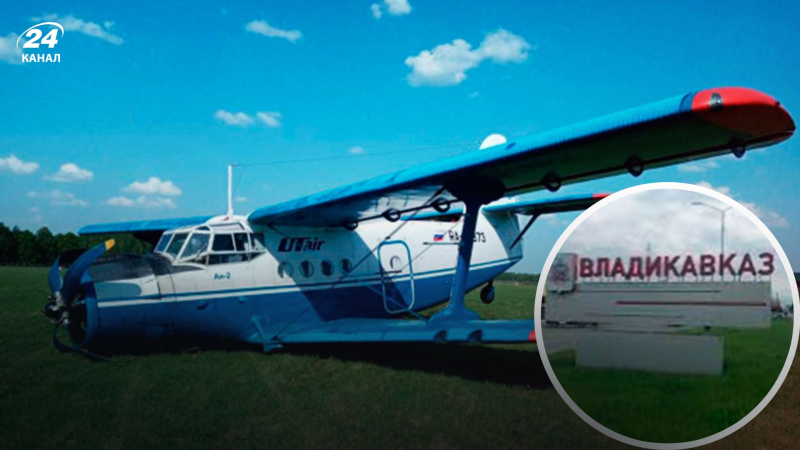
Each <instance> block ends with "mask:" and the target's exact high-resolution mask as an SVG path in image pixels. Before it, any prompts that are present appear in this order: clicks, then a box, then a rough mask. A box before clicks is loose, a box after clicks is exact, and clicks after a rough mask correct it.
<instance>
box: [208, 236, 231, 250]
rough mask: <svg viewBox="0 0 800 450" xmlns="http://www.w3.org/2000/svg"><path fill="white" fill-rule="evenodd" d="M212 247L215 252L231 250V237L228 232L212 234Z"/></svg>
mask: <svg viewBox="0 0 800 450" xmlns="http://www.w3.org/2000/svg"><path fill="white" fill-rule="evenodd" d="M212 249H213V250H214V251H215V252H232V251H233V250H234V249H233V237H231V235H230V234H216V235H214V245H213V247H212Z"/></svg>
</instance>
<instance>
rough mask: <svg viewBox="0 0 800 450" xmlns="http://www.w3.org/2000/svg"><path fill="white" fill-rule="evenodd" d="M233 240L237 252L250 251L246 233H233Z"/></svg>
mask: <svg viewBox="0 0 800 450" xmlns="http://www.w3.org/2000/svg"><path fill="white" fill-rule="evenodd" d="M233 240H234V241H236V251H237V252H249V251H250V239H249V238H248V237H247V233H236V234H234V235H233Z"/></svg>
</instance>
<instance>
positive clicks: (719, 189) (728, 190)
mask: <svg viewBox="0 0 800 450" xmlns="http://www.w3.org/2000/svg"><path fill="white" fill-rule="evenodd" d="M697 186H700V187H704V188H706V189H711V190H712V191H717V192H719V193H720V194H722V195H727V196H730V195H731V188H729V187H728V186H713V185H711V183H709V182H708V181H701V182H699V183H697Z"/></svg>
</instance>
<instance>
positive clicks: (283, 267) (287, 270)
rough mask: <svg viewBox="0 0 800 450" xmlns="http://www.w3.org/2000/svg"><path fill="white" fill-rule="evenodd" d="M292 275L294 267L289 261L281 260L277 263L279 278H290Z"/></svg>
mask: <svg viewBox="0 0 800 450" xmlns="http://www.w3.org/2000/svg"><path fill="white" fill-rule="evenodd" d="M292 275H294V268H293V267H292V265H291V264H290V263H288V262H282V263H280V264H278V276H279V277H281V278H283V277H289V278H291V277H292Z"/></svg>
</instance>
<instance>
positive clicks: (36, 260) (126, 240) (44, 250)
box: [0, 222, 151, 266]
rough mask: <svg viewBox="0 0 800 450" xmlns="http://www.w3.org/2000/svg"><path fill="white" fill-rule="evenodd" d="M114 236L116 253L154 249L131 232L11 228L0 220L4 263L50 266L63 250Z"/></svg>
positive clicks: (0, 249) (0, 256)
mask: <svg viewBox="0 0 800 450" xmlns="http://www.w3.org/2000/svg"><path fill="white" fill-rule="evenodd" d="M110 238H113V239H114V241H115V244H114V247H113V248H112V249H111V250H110V251H111V252H113V253H135V254H144V253H148V252H150V251H151V247H150V245H149V244H146V243H144V242H142V241H140V240H138V239H136V238H134V237H133V236H131V235H129V234H117V235H114V236H103V235H98V236H78V235H76V234H75V233H59V234H53V233H52V232H51V231H50V229H49V228H47V227H41V228H39V230H37V231H36V233H33V232H31V231H29V230H20V229H19V227H14V228H8V227H7V226H6V225H5V224H4V223H3V222H0V265H5V266H49V265H51V264H53V261H55V259H56V258H57V257H58V255H60V254H61V253H63V252H65V251H67V250H73V249H76V248H90V247H93V246H95V245H97V244H99V243H101V242H103V241H105V240H107V239H110Z"/></svg>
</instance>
